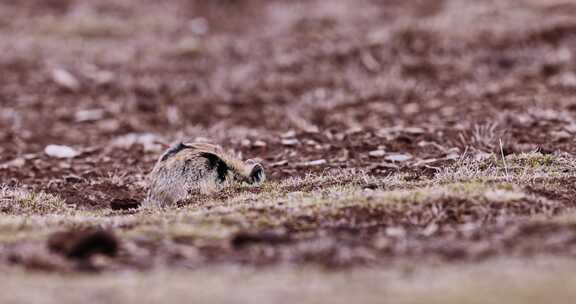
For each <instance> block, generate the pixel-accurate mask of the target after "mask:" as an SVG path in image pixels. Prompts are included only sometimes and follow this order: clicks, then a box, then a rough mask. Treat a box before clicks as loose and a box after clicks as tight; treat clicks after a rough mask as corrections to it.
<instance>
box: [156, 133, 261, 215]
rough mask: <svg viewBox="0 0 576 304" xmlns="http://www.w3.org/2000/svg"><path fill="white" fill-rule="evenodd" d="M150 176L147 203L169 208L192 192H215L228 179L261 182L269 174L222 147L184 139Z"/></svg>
mask: <svg viewBox="0 0 576 304" xmlns="http://www.w3.org/2000/svg"><path fill="white" fill-rule="evenodd" d="M148 178H149V180H148V183H149V184H148V194H147V198H146V200H145V205H148V206H160V207H167V206H173V205H175V204H176V203H177V202H178V201H181V200H184V199H186V198H187V197H188V196H189V194H190V193H192V192H196V191H198V192H200V193H210V192H213V191H215V190H216V189H217V188H218V186H219V185H220V184H223V183H224V182H226V181H230V180H236V181H242V182H247V183H249V184H257V183H261V182H263V181H264V180H265V179H266V175H265V174H264V167H262V165H261V164H259V163H256V162H254V161H252V160H248V161H246V162H243V161H242V160H240V159H238V158H237V157H235V156H233V155H231V154H228V153H226V152H224V151H223V150H222V148H220V147H219V146H215V145H211V144H205V143H182V142H180V143H178V144H177V145H174V146H172V147H171V148H169V149H168V150H167V151H166V152H164V154H162V156H160V159H159V160H158V162H156V165H155V166H154V169H152V172H151V173H150V175H149V176H148Z"/></svg>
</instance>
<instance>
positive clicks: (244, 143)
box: [240, 139, 252, 147]
mask: <svg viewBox="0 0 576 304" xmlns="http://www.w3.org/2000/svg"><path fill="white" fill-rule="evenodd" d="M240 144H241V145H242V147H250V146H251V145H252V142H251V141H250V140H249V139H243V140H242V141H240Z"/></svg>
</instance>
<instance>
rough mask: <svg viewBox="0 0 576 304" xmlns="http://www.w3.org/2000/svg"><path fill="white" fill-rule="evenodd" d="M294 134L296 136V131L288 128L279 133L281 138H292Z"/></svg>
mask: <svg viewBox="0 0 576 304" xmlns="http://www.w3.org/2000/svg"><path fill="white" fill-rule="evenodd" d="M294 136H296V132H294V130H290V131H288V132H286V133H284V134H282V135H280V137H282V138H293V137H294Z"/></svg>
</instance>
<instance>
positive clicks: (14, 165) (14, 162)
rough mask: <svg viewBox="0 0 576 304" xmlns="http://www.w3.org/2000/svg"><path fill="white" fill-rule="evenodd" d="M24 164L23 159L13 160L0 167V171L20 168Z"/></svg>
mask: <svg viewBox="0 0 576 304" xmlns="http://www.w3.org/2000/svg"><path fill="white" fill-rule="evenodd" d="M25 164H26V160H25V159H24V158H15V159H13V160H11V161H9V162H5V163H3V164H1V165H0V169H8V168H22V167H24V165H25Z"/></svg>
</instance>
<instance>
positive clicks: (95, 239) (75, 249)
mask: <svg viewBox="0 0 576 304" xmlns="http://www.w3.org/2000/svg"><path fill="white" fill-rule="evenodd" d="M47 245H48V248H49V249H50V250H51V251H52V252H55V253H59V254H61V255H63V256H65V257H67V258H70V259H79V260H85V259H88V258H90V257H91V256H93V255H96V254H102V255H106V256H110V257H113V256H115V255H116V254H117V253H118V249H119V246H120V245H119V240H118V238H117V237H116V236H115V235H114V233H112V232H111V231H107V230H102V229H100V228H81V229H70V230H67V231H62V232H57V233H54V234H52V235H51V236H50V237H49V238H48V244H47Z"/></svg>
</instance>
